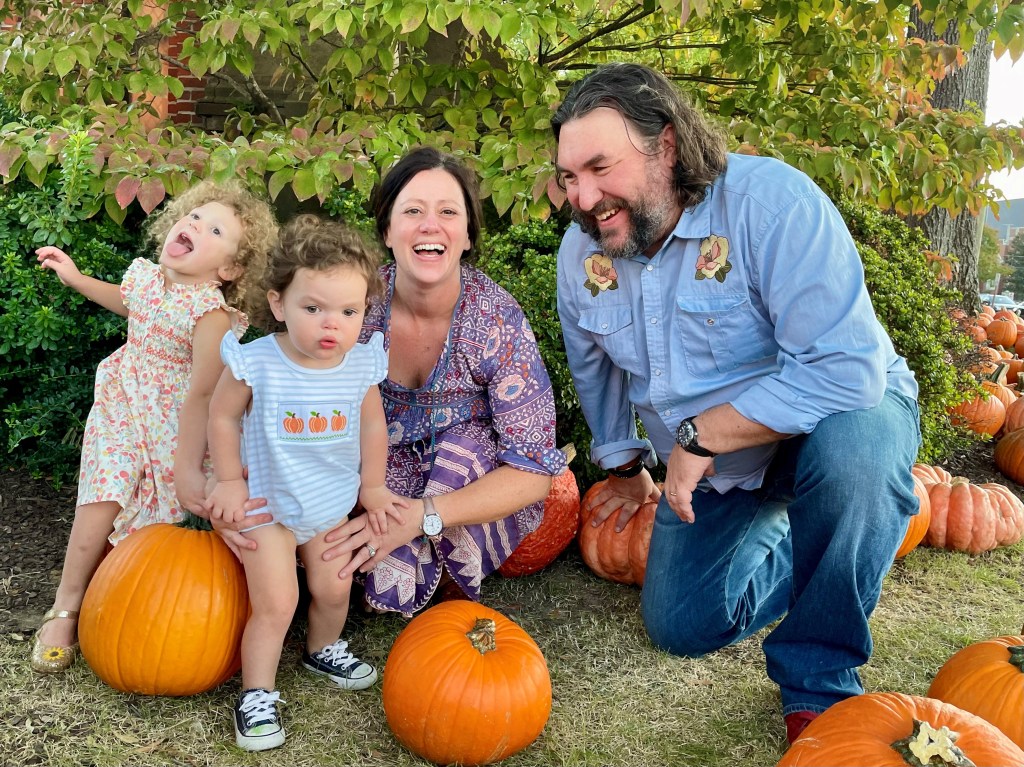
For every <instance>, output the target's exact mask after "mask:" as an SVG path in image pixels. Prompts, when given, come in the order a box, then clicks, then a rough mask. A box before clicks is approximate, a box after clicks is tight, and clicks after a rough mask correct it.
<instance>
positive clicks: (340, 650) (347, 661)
mask: <svg viewBox="0 0 1024 767" xmlns="http://www.w3.org/2000/svg"><path fill="white" fill-rule="evenodd" d="M302 665H303V666H305V667H306V668H308V669H309V670H310V671H312V672H313V673H314V674H322V675H323V676H326V677H327V678H328V679H330V680H331V681H332V682H334V683H335V684H336V685H338V687H341V688H342V689H345V690H365V689H366V688H367V687H369V686H370V685H372V684H373V683H374V682H376V681H377V669H375V668H374V667H373V666H371V665H370V664H369V663H363V662H362V661H361V660H359V658H357V657H356V656H355V655H353V654H352V653H350V652H349V651H348V642H346V641H344V640H343V639H339V640H338V641H337V642H335V643H334V644H329V645H327V647H325V648H324V649H322V650H318V651H317V652H315V653H308V652H303V653H302Z"/></svg>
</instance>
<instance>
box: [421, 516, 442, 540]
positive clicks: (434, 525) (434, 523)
mask: <svg viewBox="0 0 1024 767" xmlns="http://www.w3.org/2000/svg"><path fill="white" fill-rule="evenodd" d="M442 527H443V525H442V524H441V517H440V516H438V515H437V514H427V515H426V516H424V517H423V532H424V534H426V535H428V536H430V537H433V536H435V535H440V534H441V529H442Z"/></svg>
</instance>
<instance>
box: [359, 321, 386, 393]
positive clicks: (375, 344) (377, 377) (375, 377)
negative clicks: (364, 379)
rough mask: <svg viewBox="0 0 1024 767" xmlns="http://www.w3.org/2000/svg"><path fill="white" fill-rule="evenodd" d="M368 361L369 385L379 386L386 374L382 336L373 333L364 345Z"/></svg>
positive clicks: (381, 334)
mask: <svg viewBox="0 0 1024 767" xmlns="http://www.w3.org/2000/svg"><path fill="white" fill-rule="evenodd" d="M365 346H366V351H367V354H368V357H369V360H370V364H369V366H368V367H369V368H370V373H369V376H370V383H371V384H379V383H380V382H381V381H383V380H384V377H385V376H386V375H387V374H388V354H387V352H386V351H384V334H383V333H374V334H373V335H371V336H370V338H369V340H368V341H367V342H366V344H365Z"/></svg>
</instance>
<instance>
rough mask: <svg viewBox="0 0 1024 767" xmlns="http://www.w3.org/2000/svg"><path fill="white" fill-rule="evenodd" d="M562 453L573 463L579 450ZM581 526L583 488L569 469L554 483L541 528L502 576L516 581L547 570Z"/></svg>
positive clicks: (502, 569) (512, 558) (528, 538)
mask: <svg viewBox="0 0 1024 767" xmlns="http://www.w3.org/2000/svg"><path fill="white" fill-rule="evenodd" d="M562 449H563V450H564V451H565V453H566V456H568V457H569V460H570V461H571V460H572V456H575V454H576V449H575V448H574V447H572V445H569V446H567V447H565V448H562ZM579 526H580V488H579V485H577V484H576V476H575V475H574V474H573V473H572V471H570V470H569V468H568V467H566V469H565V471H563V472H562V473H561V474H559V475H557V476H556V477H555V478H554V479H552V480H551V490H550V491H549V492H548V497H547V498H545V499H544V518H543V519H542V520H541V523H540V527H538V528H537V529H536V530H534V531H533V532H532V533H530V534H529V535H527V536H526V537H525V538H523V540H522V541H521V542H520V543H519V545H518V546H517V547H516V550H515V551H513V552H512V555H511V556H510V557H509V558H508V559H506V560H505V562H504V563H503V564H502V565H501V567H499V568H498V572H500V573H501V574H502V575H504V576H505V577H506V578H516V577H518V576H520V575H529V574H530V573H535V572H537V571H538V570H541V569H543V568H545V567H547V566H548V565H550V564H551V563H552V562H554V561H555V558H556V557H557V556H558V555H559V554H561V553H562V552H563V551H565V548H566V546H568V545H569V544H570V543H572V540H573V538H575V537H576V531H577V530H578V529H579Z"/></svg>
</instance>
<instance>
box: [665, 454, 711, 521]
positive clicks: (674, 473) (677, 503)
mask: <svg viewBox="0 0 1024 767" xmlns="http://www.w3.org/2000/svg"><path fill="white" fill-rule="evenodd" d="M714 461H715V459H714V458H702V457H701V456H699V455H694V454H693V453H688V452H686V451H685V450H683V449H682V448H681V447H679V446H678V445H676V446H675V447H674V448H672V455H670V456H669V459H668V471H667V472H666V474H665V493H666V495H667V496H668V505H669V507H670V508H671V509H672V511H674V512H675V513H676V516H678V517H679V518H680V519H681V520H683V522H691V523H692V522H693V520H694V519H695V517H694V515H693V492H694V490H696V489H697V483H698V482H700V481H701V479H702V478H704V477H713V476H714V475H715V463H714Z"/></svg>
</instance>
